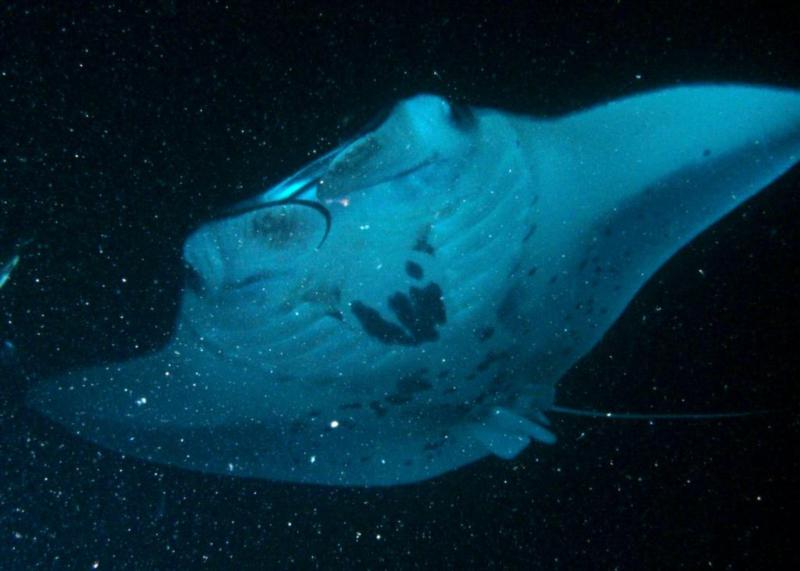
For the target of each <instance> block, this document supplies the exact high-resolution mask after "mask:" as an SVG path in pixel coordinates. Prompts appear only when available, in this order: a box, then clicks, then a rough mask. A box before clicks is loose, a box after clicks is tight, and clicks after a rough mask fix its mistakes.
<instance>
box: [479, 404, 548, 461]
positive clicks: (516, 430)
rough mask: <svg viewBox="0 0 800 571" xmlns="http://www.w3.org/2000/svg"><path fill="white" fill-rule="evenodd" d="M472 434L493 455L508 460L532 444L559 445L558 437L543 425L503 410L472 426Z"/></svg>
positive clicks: (494, 410)
mask: <svg viewBox="0 0 800 571" xmlns="http://www.w3.org/2000/svg"><path fill="white" fill-rule="evenodd" d="M469 432H470V433H471V435H472V436H473V437H474V438H475V439H476V440H478V442H480V443H481V444H482V445H483V446H485V447H486V449H487V450H489V452H491V453H492V454H494V455H495V456H499V457H500V458H505V459H506V460H508V459H511V458H514V457H515V456H516V455H517V454H519V453H520V452H522V451H523V450H524V449H525V447H526V446H528V444H530V441H531V440H536V441H537V442H541V443H543V444H554V443H555V442H556V436H555V434H553V433H552V432H550V431H549V430H547V429H546V428H545V427H544V426H542V425H541V424H538V423H536V422H532V421H530V420H528V419H527V418H524V417H522V416H520V415H518V414H517V413H515V412H512V411H510V410H508V409H506V408H501V407H497V408H494V409H492V411H491V412H490V413H489V414H488V415H487V416H486V418H485V419H483V421H481V422H476V423H473V424H470V425H469Z"/></svg>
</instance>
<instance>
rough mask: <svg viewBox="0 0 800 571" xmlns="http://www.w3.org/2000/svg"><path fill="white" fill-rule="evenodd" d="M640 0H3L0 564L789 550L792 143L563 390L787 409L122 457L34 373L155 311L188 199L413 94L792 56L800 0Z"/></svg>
mask: <svg viewBox="0 0 800 571" xmlns="http://www.w3.org/2000/svg"><path fill="white" fill-rule="evenodd" d="M647 4H649V3H645V2H633V1H624V0H620V1H616V2H605V1H592V2H589V1H587V2H559V3H554V4H551V5H548V3H544V2H536V3H517V2H491V3H488V2H487V3H484V4H477V5H474V4H467V3H459V4H458V5H457V6H454V7H452V8H447V9H446V8H437V9H435V10H434V9H429V8H425V9H423V8H421V7H417V8H407V9H403V11H401V9H400V8H398V7H391V5H382V4H370V3H317V4H312V3H294V2H270V3H266V2H265V3H260V2H253V3H245V4H237V5H234V4H229V3H223V2H220V3H215V2H213V3H201V2H192V3H185V2H178V1H171V2H170V1H162V2H152V3H142V5H141V6H139V7H132V6H131V5H129V4H127V3H114V2H105V3H102V4H101V3H85V2H70V3H67V2H60V3H56V2H54V3H38V2H10V3H9V2H5V3H3V4H2V5H0V252H2V253H3V256H4V257H5V256H6V255H7V254H8V253H10V252H11V251H12V248H13V246H14V244H15V242H17V241H19V240H23V239H28V238H32V239H34V242H33V243H32V244H31V245H29V246H28V247H27V249H25V250H24V252H23V257H22V261H21V263H20V265H19V267H18V268H17V269H16V271H15V273H14V275H13V277H12V280H11V281H10V282H9V283H8V284H7V285H6V286H5V287H4V288H3V289H2V290H0V314H1V315H2V320H1V321H0V343H2V342H3V341H9V342H10V343H13V345H14V346H15V347H16V349H15V350H12V349H11V348H10V347H9V346H8V345H5V346H4V347H5V348H4V349H3V350H2V354H0V568H2V569H12V570H14V569H30V568H42V569H87V570H88V569H93V568H99V569H289V568H292V569H315V568H318V569H427V568H458V569H471V568H481V569H483V568H496V569H765V568H771V569H795V568H797V565H798V562H799V560H800V557H798V555H797V551H796V548H797V546H798V545H800V534H798V532H797V531H796V526H793V525H791V523H792V520H793V519H794V518H795V517H796V516H797V514H798V507H800V506H799V505H798V504H799V503H800V502H798V491H797V490H798V485H799V484H800V457H799V455H798V451H799V448H798V443H799V440H798V436H799V435H800V424H798V418H799V416H798V412H799V411H800V388H798V383H797V378H798V369H799V368H800V358H799V357H798V356H799V355H800V348H798V339H799V338H800V325H799V321H798V316H800V311H798V309H799V308H800V290H798V281H799V280H800V228H798V223H797V220H798V217H799V216H800V169H798V168H797V167H795V168H794V170H792V171H791V172H789V173H788V174H787V175H785V176H784V177H783V178H781V179H780V180H779V181H778V182H777V183H775V184H773V185H772V186H771V187H769V188H768V189H766V190H765V191H763V192H762V193H761V194H760V195H758V196H757V197H756V198H755V199H753V200H751V201H750V202H748V203H747V204H746V205H745V206H744V207H743V208H740V209H739V210H737V211H735V212H734V213H732V214H731V215H730V216H728V217H727V218H726V219H724V220H723V221H722V222H720V223H719V224H717V225H716V226H714V227H713V228H711V229H710V230H709V231H708V232H706V233H705V234H703V235H702V236H700V237H699V238H698V239H697V240H695V241H694V242H693V243H692V244H691V245H690V246H688V247H687V248H685V249H684V250H683V251H682V252H681V253H680V254H679V255H678V256H676V257H675V258H674V259H672V260H671V261H670V262H669V263H668V264H667V265H666V266H665V267H664V268H663V269H662V270H661V271H660V272H659V273H658V274H657V275H656V276H655V277H654V278H653V279H652V280H651V281H650V283H649V284H648V285H647V286H646V287H645V288H644V290H643V291H642V292H641V294H640V295H639V296H638V297H637V298H636V300H635V301H634V302H633V303H632V305H631V306H630V307H629V309H628V311H627V312H626V313H625V314H624V316H623V317H622V318H621V320H620V321H619V322H618V323H617V325H616V326H615V327H614V328H613V329H612V330H611V331H610V332H609V334H608V335H607V337H606V338H605V339H604V341H603V342H602V343H601V344H600V345H599V346H598V347H597V348H596V349H595V350H594V351H593V352H592V353H591V354H590V355H588V356H587V357H586V358H585V359H584V360H583V361H582V362H581V363H579V365H578V366H577V367H576V368H575V369H574V370H573V371H572V372H570V373H569V375H568V376H567V378H565V379H564V380H563V381H562V383H561V384H560V385H559V393H558V400H559V402H560V403H561V404H563V405H567V406H575V407H584V408H592V409H601V410H605V409H610V410H622V411H636V412H719V411H743V410H745V411H746V410H759V409H772V410H774V412H772V413H769V414H764V415H759V416H752V417H746V418H733V419H726V420H713V421H711V420H706V421H659V422H654V423H647V422H633V421H621V420H617V421H609V420H592V419H582V418H570V417H562V416H555V415H553V420H554V427H555V430H556V432H557V433H558V434H559V436H560V441H559V443H558V444H557V445H556V446H553V447H545V446H541V445H532V446H530V447H529V448H528V449H527V450H526V451H525V452H524V453H522V454H521V455H520V456H519V457H518V458H517V459H515V460H513V461H500V460H498V459H493V458H490V459H486V460H484V461H481V462H479V463H476V464H473V465H471V466H468V467H466V468H464V469H461V470H458V471H455V472H451V473H449V474H446V475H444V476H442V477H439V478H437V479H434V480H431V481H427V482H422V483H420V484H417V485H411V486H404V487H397V488H387V489H366V490H364V489H337V488H325V487H313V486H301V485H290V484H281V483H274V482H269V481H258V480H242V479H235V478H228V477H219V476H210V475H204V474H200V473H192V472H187V471H182V470H178V469H174V468H169V467H165V466H160V465H153V464H148V463H145V462H142V461H139V460H135V459H130V458H124V457H121V456H120V455H118V454H116V453H113V452H109V451H105V450H101V449H99V448H97V447H95V446H94V445H91V444H89V443H86V442H84V441H81V440H79V439H77V438H76V437H74V436H73V435H71V434H69V433H68V432H66V431H65V430H63V429H61V428H59V427H57V426H54V425H53V424H51V423H50V422H49V421H47V420H46V419H44V418H42V417H39V416H37V415H36V414H35V413H33V412H32V411H30V410H28V409H26V408H25V407H24V404H23V396H24V393H25V390H26V389H27V388H28V387H30V386H32V385H33V384H34V383H35V382H36V380H37V379H40V378H43V377H46V376H49V375H52V374H56V373H59V372H61V371H64V370H67V369H71V368H75V367H79V366H82V365H88V364H93V363H98V362H103V361H114V360H121V359H125V358H129V357H131V356H134V355H138V354H141V353H143V352H146V351H148V350H152V349H155V348H158V347H159V346H161V345H162V344H163V343H165V342H166V340H167V339H168V337H169V335H170V333H171V328H172V326H173V320H174V317H175V313H176V310H177V304H178V300H179V295H180V288H181V285H182V281H183V271H184V270H183V268H182V263H181V259H180V252H181V243H182V240H183V239H184V238H185V237H186V236H187V234H188V233H189V232H190V231H191V229H192V228H194V227H196V226H197V225H198V224H200V223H202V221H203V220H206V219H208V218H209V217H211V216H213V215H214V214H215V213H217V212H219V211H220V209H222V208H223V207H225V206H228V205H231V204H233V203H235V202H236V201H238V200H241V199H244V198H246V197H249V196H252V195H253V194H255V193H257V192H259V191H261V190H263V189H265V188H266V187H267V186H268V185H270V184H272V183H274V182H276V181H278V180H280V179H281V178H283V177H285V176H287V175H289V174H291V173H292V172H293V171H294V170H295V169H297V168H298V167H299V166H301V165H303V164H304V163H305V162H307V160H308V158H309V157H310V156H311V155H312V154H315V153H318V152H320V151H324V150H326V149H329V148H331V147H333V146H334V145H336V144H337V143H338V142H340V141H342V140H344V139H346V138H348V137H349V136H352V135H353V134H354V133H355V132H356V131H357V130H358V128H359V127H360V126H361V125H362V124H364V123H365V122H367V121H368V120H369V119H370V118H371V117H372V116H374V115H375V114H376V113H378V112H379V111H380V110H381V109H383V108H385V107H386V106H387V105H389V104H391V103H392V102H394V101H396V100H397V99H399V98H401V97H405V96H408V95H411V94H414V93H418V92H433V93H437V94H441V95H444V96H446V97H448V98H450V99H452V100H454V101H458V102H463V103H468V104H473V105H481V106H492V107H498V108H503V109H508V110H513V111H517V112H525V113H530V114H538V115H554V114H558V113H562V112H567V111H570V110H575V109H577V108H581V107H585V106H588V105H591V104H593V103H597V102H601V101H605V100H608V99H611V98H617V97H621V96H624V95H627V94H631V93H636V92H640V91H643V90H648V89H656V88H660V87H666V86H674V85H680V84H686V83H691V82H747V83H762V84H770V85H776V86H786V87H794V88H800V18H798V16H797V14H798V12H796V10H795V7H794V6H793V3H791V2H786V3H785V6H782V5H780V4H778V5H772V6H767V5H766V3H759V2H748V3H740V4H735V3H730V2H711V3H703V4H700V3H695V2H670V3H665V4H664V5H663V6H658V5H647ZM145 5H149V7H148V8H144V7H143V6H145ZM415 5H417V6H421V5H422V4H415ZM440 6H443V5H440ZM700 270H702V273H701V272H700ZM787 522H789V523H787Z"/></svg>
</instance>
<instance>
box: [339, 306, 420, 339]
mask: <svg viewBox="0 0 800 571" xmlns="http://www.w3.org/2000/svg"><path fill="white" fill-rule="evenodd" d="M352 309H353V314H354V315H355V316H356V318H357V319H358V321H359V323H361V327H362V328H363V329H364V331H366V332H367V335H369V336H370V337H375V338H376V339H377V340H378V341H380V342H382V343H386V344H387V345H392V344H397V345H413V344H414V339H412V338H411V336H409V335H408V334H407V333H406V332H405V331H403V328H402V327H400V326H399V325H395V324H394V323H392V322H390V321H386V320H385V319H384V318H383V317H381V314H380V313H379V312H378V311H377V310H376V309H372V308H371V307H369V306H367V305H364V304H363V303H361V302H360V301H354V302H353V305H352Z"/></svg>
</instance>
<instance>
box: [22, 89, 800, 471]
mask: <svg viewBox="0 0 800 571" xmlns="http://www.w3.org/2000/svg"><path fill="white" fill-rule="evenodd" d="M799 157H800V92H797V91H792V90H787V89H776V88H768V87H757V86H742V85H694V86H687V87H678V88H669V89H663V90H659V91H654V92H650V93H645V94H638V95H635V96H631V97H627V98H623V99H620V100H615V101H610V102H605V103H603V104H599V105H597V106H595V107H592V108H589V109H584V110H578V111H576V112H573V113H570V114H567V115H564V116H561V117H555V118H537V117H530V116H525V115H518V114H512V113H508V112H504V111H499V110H495V109H488V108H473V107H467V106H463V105H454V104H450V103H448V102H447V101H446V100H445V99H443V98H441V97H438V96H435V95H419V96H415V97H411V98H409V99H405V100H402V101H400V102H399V103H397V104H396V105H395V106H394V107H393V108H392V110H391V112H390V113H389V114H388V116H387V117H386V118H385V120H383V121H382V122H381V123H379V124H378V125H377V126H375V127H374V128H372V129H371V130H368V131H366V132H364V133H363V134H361V135H359V136H357V137H355V138H354V139H352V140H349V141H347V142H346V143H344V144H342V145H340V146H339V147H337V148H335V149H334V150H332V151H330V152H329V153H327V154H325V155H324V156H321V157H320V158H318V159H317V160H315V161H313V162H312V163H311V164H309V165H308V166H306V167H304V168H302V169H301V170H300V171H299V172H297V173H296V174H294V175H292V176H290V177H289V178H288V179H286V180H284V181H283V182H281V183H280V184H278V185H276V186H275V187H273V188H271V189H269V190H268V191H266V192H264V193H262V194H260V195H258V196H256V197H255V198H253V199H250V200H248V201H246V202H245V203H243V204H239V205H237V206H235V207H233V208H231V209H230V210H228V211H226V212H224V213H222V214H220V216H218V217H216V218H214V219H212V220H209V221H208V222H207V223H205V224H203V225H202V226H200V227H199V228H197V229H196V230H195V231H194V232H193V233H192V234H191V235H189V236H188V238H187V240H186V242H185V245H184V250H183V254H184V260H185V262H186V265H187V267H188V272H187V273H188V278H187V280H186V287H185V288H184V290H183V292H182V300H181V306H180V312H179V315H178V318H177V323H176V327H175V332H174V335H173V338H172V340H171V341H170V342H169V344H168V345H167V346H166V347H164V348H163V349H162V350H161V351H159V352H156V353H154V354H149V355H145V356H143V357H141V358H137V359H133V360H130V361H127V362H122V363H111V364H103V365H99V366H94V367H91V368H89V369H85V370H78V371H74V372H69V373H66V374H64V375H63V376H61V377H58V378H54V379H49V380H45V381H43V382H41V383H40V384H39V385H37V386H36V387H34V388H33V390H32V391H31V393H30V396H29V403H30V405H31V406H32V407H34V408H35V409H37V410H38V411H41V412H42V413H44V414H45V415H47V416H48V417H50V418H52V419H53V420H55V421H57V422H58V423H61V424H63V425H64V426H66V427H68V428H69V429H70V430H72V431H74V432H75V433H76V434H78V435H80V436H81V437H83V438H85V439H88V440H90V441H93V442H95V443H97V444H99V445H101V446H104V447H107V448H110V449H113V450H117V451H120V452H123V453H125V454H129V455H132V456H135V457H138V458H142V459H145V460H148V461H153V462H160V463H165V464H170V465H174V466H179V467H183V468H188V469H192V470H199V471H202V472H212V473H220V474H233V475H239V476H245V477H255V478H264V479H271V480H281V481H290V482H303V483H314V484H325V485H353V486H387V485H395V484H403V483H409V482H416V481H421V480H425V479H428V478H431V477H434V476H437V475H440V474H443V473H445V472H448V471H450V470H454V469H456V468H459V467H461V466H464V465H466V464H468V463H471V462H473V461H476V460H478V459H480V458H483V457H485V456H487V455H492V454H493V455H496V456H499V457H501V458H512V457H514V456H516V455H517V454H519V453H520V451H522V450H523V449H524V448H526V447H527V446H528V445H529V444H530V443H531V442H532V441H533V442H535V443H537V444H552V443H554V442H555V441H556V434H555V433H554V430H553V429H552V427H551V426H550V423H549V421H548V418H547V415H548V413H549V412H551V411H554V410H555V411H558V410H559V407H558V405H557V404H556V403H557V401H556V394H555V393H556V388H557V386H558V381H559V379H560V378H561V377H562V376H563V375H564V374H565V373H566V372H567V371H568V370H569V369H570V368H571V367H572V366H573V365H574V364H575V363H576V362H577V361H578V360H579V359H580V358H581V357H582V356H584V355H586V354H587V353H588V352H589V350H590V349H592V347H593V346H595V345H596V344H597V343H598V341H599V340H600V339H601V338H602V337H603V335H604V334H605V333H606V331H608V330H609V328H610V327H611V326H612V325H613V324H614V322H615V320H616V319H617V318H618V317H619V315H620V314H621V313H622V311H623V310H624V309H625V307H626V306H627V305H628V304H629V303H630V301H631V299H632V298H633V297H634V296H635V295H636V292H637V291H638V290H639V289H640V288H641V287H642V285H643V284H644V283H645V282H646V281H647V280H648V278H649V277H650V276H652V275H653V273H654V272H655V271H656V270H657V269H658V268H659V267H660V266H661V265H662V264H664V262H665V261H666V260H667V259H669V258H670V257H671V256H672V255H673V254H675V252H676V251H678V250H679V249H680V248H681V247H682V246H684V245H685V244H687V242H689V241H690V240H692V238H694V237H695V236H697V235H698V234H699V233H700V232H702V231H703V230H704V229H706V228H708V227H709V226H710V225H711V224H713V223H714V222H715V221H717V220H718V219H720V218H721V217H722V216H724V215H725V214H726V213H728V212H730V211H731V210H733V209H735V208H736V207H737V206H739V205H741V204H742V203H743V202H744V201H745V200H747V199H748V198H749V197H751V196H753V195H754V194H756V193H757V192H759V191H760V190H761V189H763V188H764V187H765V186H767V185H769V184H770V183H771V182H772V181H774V180H775V179H776V178H777V177H779V176H780V175H781V174H782V173H784V172H786V171H787V170H788V169H790V168H791V167H792V166H793V165H794V164H795V163H796V162H797V160H798V158H799Z"/></svg>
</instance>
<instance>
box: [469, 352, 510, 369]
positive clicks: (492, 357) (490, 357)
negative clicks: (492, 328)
mask: <svg viewBox="0 0 800 571" xmlns="http://www.w3.org/2000/svg"><path fill="white" fill-rule="evenodd" d="M510 356H511V355H510V354H509V353H508V351H500V352H499V353H495V352H494V351H489V352H488V353H486V356H485V357H484V358H483V361H481V362H480V363H478V366H477V367H476V370H477V371H478V372H483V371H485V370H486V369H488V368H489V367H491V366H492V365H493V364H494V363H496V362H497V361H500V360H503V359H508V358H509V357H510Z"/></svg>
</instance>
